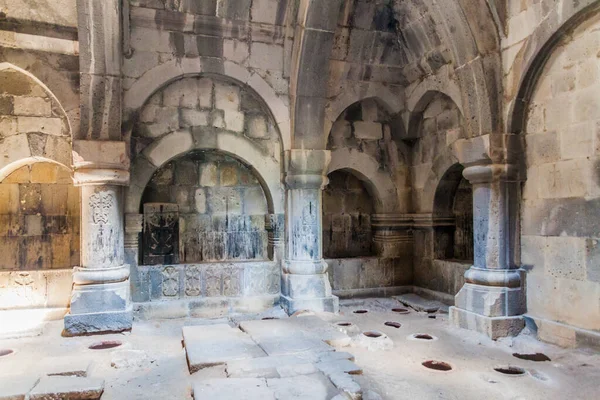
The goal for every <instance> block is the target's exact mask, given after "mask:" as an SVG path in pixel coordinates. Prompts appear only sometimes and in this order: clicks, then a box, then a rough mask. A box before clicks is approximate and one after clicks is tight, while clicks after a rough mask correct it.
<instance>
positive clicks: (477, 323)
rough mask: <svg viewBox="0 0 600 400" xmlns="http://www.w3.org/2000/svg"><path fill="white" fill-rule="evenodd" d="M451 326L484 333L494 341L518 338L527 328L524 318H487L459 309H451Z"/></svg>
mask: <svg viewBox="0 0 600 400" xmlns="http://www.w3.org/2000/svg"><path fill="white" fill-rule="evenodd" d="M450 324H451V325H452V326H454V327H456V328H461V329H468V330H471V331H475V332H479V333H483V334H484V335H486V336H488V337H489V338H490V339H492V340H496V339H499V338H501V337H506V336H517V335H518V334H519V333H520V332H521V330H522V329H523V328H524V327H525V319H524V318H523V316H515V317H486V316H484V315H479V314H475V313H473V312H470V311H467V310H463V309H460V308H457V307H450Z"/></svg>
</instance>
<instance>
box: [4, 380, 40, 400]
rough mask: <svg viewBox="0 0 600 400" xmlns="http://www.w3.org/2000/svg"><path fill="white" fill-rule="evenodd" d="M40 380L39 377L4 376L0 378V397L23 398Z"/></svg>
mask: <svg viewBox="0 0 600 400" xmlns="http://www.w3.org/2000/svg"><path fill="white" fill-rule="evenodd" d="M39 381H40V378H39V377H37V376H36V377H17V376H13V377H10V376H5V377H2V379H1V380H0V399H2V400H25V399H26V398H27V394H28V393H29V392H30V391H31V389H33V388H34V386H35V385H37V384H38V382H39Z"/></svg>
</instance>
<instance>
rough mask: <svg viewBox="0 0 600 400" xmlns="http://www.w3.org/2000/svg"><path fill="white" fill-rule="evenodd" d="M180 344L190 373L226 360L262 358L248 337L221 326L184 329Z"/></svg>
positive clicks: (260, 351) (188, 327) (237, 330)
mask: <svg viewBox="0 0 600 400" xmlns="http://www.w3.org/2000/svg"><path fill="white" fill-rule="evenodd" d="M183 341H184V344H185V351H186V354H187V360H188V366H189V370H190V373H194V372H196V371H198V370H199V369H202V368H206V367H211V366H214V365H219V364H225V363H226V362H227V361H232V360H244V359H248V358H255V357H264V356H265V352H264V351H263V350H261V348H260V347H258V345H257V344H256V343H254V341H253V340H252V339H251V338H250V336H248V335H246V334H245V333H244V332H242V331H240V330H239V329H237V328H231V327H230V326H229V325H224V324H217V325H210V326H202V327H198V326H186V327H184V328H183Z"/></svg>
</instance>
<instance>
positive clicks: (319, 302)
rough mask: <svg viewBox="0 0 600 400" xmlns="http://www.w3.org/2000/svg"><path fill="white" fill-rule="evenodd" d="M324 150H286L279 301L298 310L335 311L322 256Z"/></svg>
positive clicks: (326, 158)
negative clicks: (283, 252) (283, 237)
mask: <svg viewBox="0 0 600 400" xmlns="http://www.w3.org/2000/svg"><path fill="white" fill-rule="evenodd" d="M330 160H331V154H330V152H329V151H327V150H290V151H288V152H286V179H285V182H286V185H287V191H286V206H287V209H286V240H285V245H286V249H285V262H284V265H283V278H282V283H283V286H282V295H281V302H282V305H283V307H284V309H285V310H286V311H287V312H288V313H289V314H292V313H294V312H296V311H298V310H313V311H329V312H337V311H338V309H339V302H338V298H337V297H336V296H333V295H332V293H331V284H330V283H329V279H328V276H327V263H326V262H325V260H323V243H322V239H323V238H322V232H323V223H322V212H323V210H322V190H323V187H324V186H325V185H326V184H327V182H328V180H327V177H326V171H327V167H328V165H329V162H330Z"/></svg>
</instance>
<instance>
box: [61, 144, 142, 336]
mask: <svg viewBox="0 0 600 400" xmlns="http://www.w3.org/2000/svg"><path fill="white" fill-rule="evenodd" d="M74 148H75V149H76V150H78V151H79V156H80V157H79V159H76V160H75V182H76V184H77V185H78V186H80V187H81V265H80V266H78V267H75V268H74V270H73V291H72V293H71V308H70V313H69V314H67V315H66V316H65V319H64V323H65V333H66V334H67V335H82V334H89V333H102V332H121V331H125V330H129V329H131V325H132V321H133V317H132V304H131V301H130V289H129V265H126V264H125V262H124V229H123V228H124V226H123V225H124V223H123V193H122V188H123V186H125V185H127V184H128V182H129V172H128V169H127V167H128V166H127V165H123V164H122V163H119V162H118V161H117V160H119V156H120V155H123V154H126V152H125V144H124V143H123V142H107V141H106V142H100V141H98V142H95V141H77V142H75V144H74ZM75 154H77V153H75ZM94 154H96V155H99V154H113V155H115V156H114V159H112V160H108V162H107V160H104V162H97V161H96V162H93V161H90V159H93V157H94ZM96 157H97V156H96ZM125 159H126V158H125Z"/></svg>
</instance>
